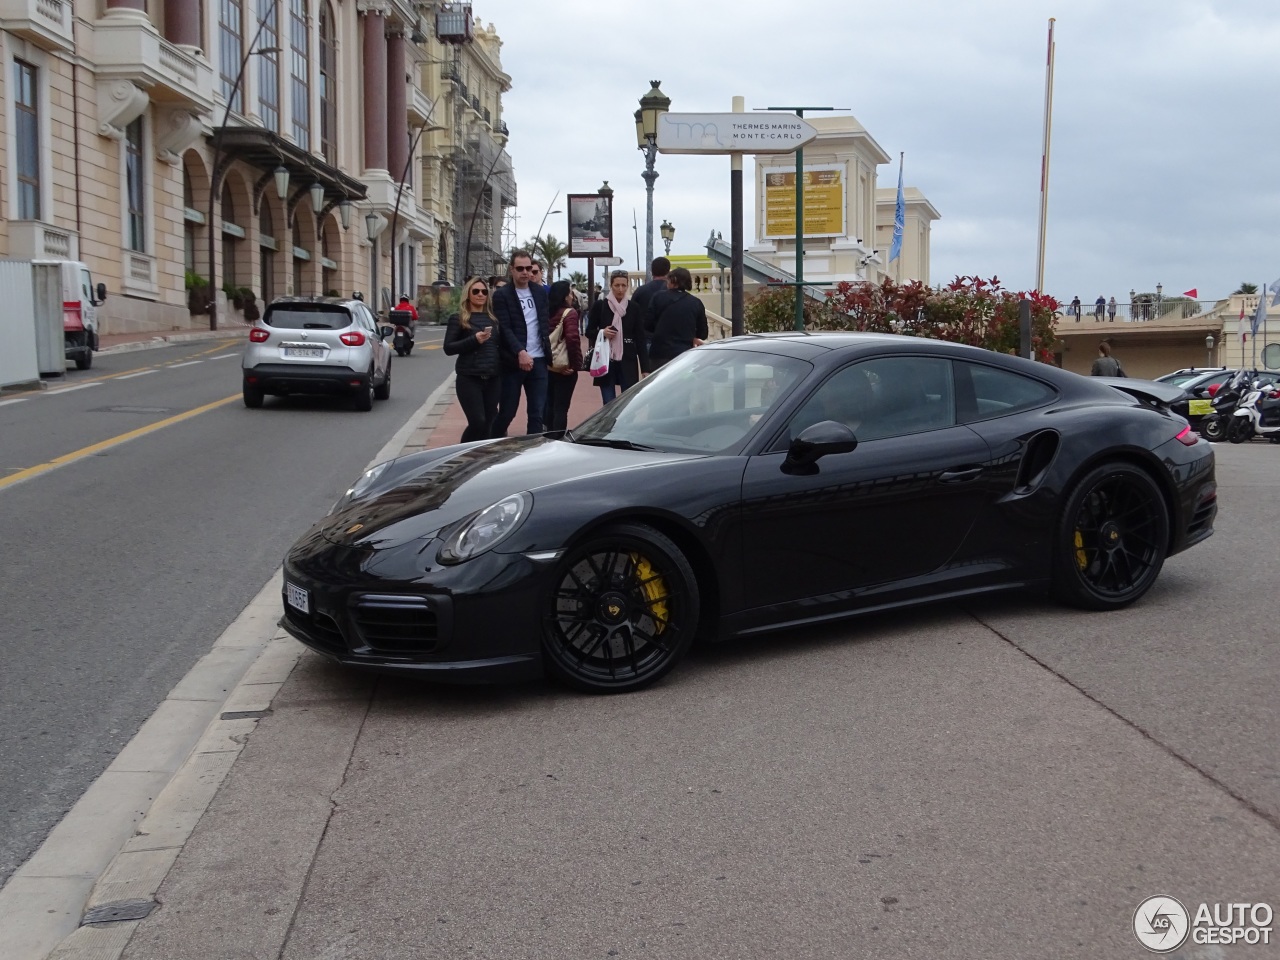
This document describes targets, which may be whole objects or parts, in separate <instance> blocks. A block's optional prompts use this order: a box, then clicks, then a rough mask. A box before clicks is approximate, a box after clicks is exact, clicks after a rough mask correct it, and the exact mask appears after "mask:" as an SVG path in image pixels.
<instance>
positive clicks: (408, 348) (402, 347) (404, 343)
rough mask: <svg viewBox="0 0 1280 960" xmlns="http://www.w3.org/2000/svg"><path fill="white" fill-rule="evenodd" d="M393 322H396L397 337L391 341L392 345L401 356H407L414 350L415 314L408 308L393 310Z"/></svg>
mask: <svg viewBox="0 0 1280 960" xmlns="http://www.w3.org/2000/svg"><path fill="white" fill-rule="evenodd" d="M390 319H391V322H392V323H393V324H395V328H396V332H395V337H394V338H393V339H392V341H391V346H392V347H394V348H395V351H396V354H397V355H398V356H401V357H407V356H408V355H409V354H410V352H412V350H413V334H414V327H415V324H414V322H413V314H411V313H410V312H409V311H408V310H392V311H391V317H390Z"/></svg>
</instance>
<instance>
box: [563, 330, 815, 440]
mask: <svg viewBox="0 0 1280 960" xmlns="http://www.w3.org/2000/svg"><path fill="white" fill-rule="evenodd" d="M812 369H813V368H812V365H811V364H809V363H807V362H805V361H803V360H796V359H793V358H791V357H782V356H776V355H774V354H768V353H758V352H756V351H754V350H730V349H694V350H689V351H687V352H686V353H684V354H682V355H681V356H679V357H677V358H676V359H674V360H672V361H671V362H670V363H669V364H667V365H666V366H664V367H662V368H661V369H660V370H658V371H657V372H656V373H654V374H653V375H651V376H648V377H646V378H645V379H644V380H641V381H640V383H639V384H637V385H636V386H634V387H632V388H631V389H630V390H628V391H627V392H626V393H624V394H623V395H622V396H620V397H619V398H618V399H617V400H615V401H614V402H613V403H611V404H609V405H608V406H606V407H604V408H602V409H601V410H600V411H599V412H598V413H596V414H594V415H593V416H591V417H590V418H589V419H587V420H586V421H585V422H584V423H582V424H581V425H580V426H578V427H575V428H574V429H573V431H572V432H571V434H570V435H569V436H568V437H566V439H572V440H573V441H575V442H583V443H600V442H608V443H609V445H610V446H618V447H622V446H624V445H628V446H631V447H633V448H641V449H644V448H649V449H654V450H665V451H672V452H687V453H728V452H730V451H733V450H734V449H735V448H737V447H738V446H740V445H741V444H742V443H743V441H745V440H746V439H747V437H748V436H750V435H751V434H752V433H754V432H755V430H756V428H757V426H758V425H759V424H760V423H761V422H762V421H764V420H765V419H767V418H768V416H769V413H770V411H771V410H773V408H774V406H775V405H776V404H777V403H779V402H780V401H781V400H782V398H783V397H785V396H786V395H787V394H788V393H790V392H791V390H792V389H793V388H794V387H795V386H796V384H797V383H799V382H800V380H802V379H803V378H804V377H805V376H807V375H808V373H809V371H810V370H812Z"/></svg>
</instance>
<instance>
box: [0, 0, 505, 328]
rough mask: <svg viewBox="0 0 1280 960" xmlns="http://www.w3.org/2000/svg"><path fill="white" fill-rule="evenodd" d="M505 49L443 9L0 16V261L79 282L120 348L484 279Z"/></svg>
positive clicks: (94, 10)
mask: <svg viewBox="0 0 1280 960" xmlns="http://www.w3.org/2000/svg"><path fill="white" fill-rule="evenodd" d="M500 49H501V41H500V40H499V38H498V36H497V34H496V32H495V30H494V29H493V27H492V26H487V27H486V26H483V25H479V24H476V23H474V22H473V21H472V17H471V9H470V5H469V4H462V3H451V4H446V3H441V2H439V0H435V2H413V0H0V67H2V72H0V105H2V107H3V109H0V256H2V257H7V258H14V259H26V258H54V259H79V260H83V261H85V262H86V263H87V264H88V265H89V267H90V269H91V270H92V271H93V273H94V277H95V279H96V280H101V281H103V282H105V283H106V285H107V288H108V290H109V291H110V296H109V298H108V300H107V302H106V304H105V305H104V306H103V308H102V311H101V317H102V327H103V330H104V331H105V332H115V331H123V330H147V329H154V330H172V329H182V328H187V327H203V326H208V325H209V323H210V320H211V318H210V316H209V313H208V307H209V301H210V300H213V309H214V311H215V316H216V317H217V318H218V320H219V321H226V320H227V319H229V318H233V317H237V316H242V313H241V312H240V311H239V310H237V308H236V307H235V306H234V305H233V303H231V302H229V300H228V296H227V293H226V292H224V287H225V288H226V291H228V292H238V291H239V290H240V289H241V288H248V289H249V290H250V291H252V292H253V293H254V295H255V296H256V298H257V299H258V301H259V303H260V302H261V301H262V300H263V299H271V298H272V297H275V296H282V295H288V294H318V293H325V292H329V291H337V292H341V293H349V292H351V291H354V290H360V291H364V292H366V296H367V299H369V300H370V301H371V302H378V304H379V306H381V302H382V301H383V298H384V297H385V296H390V295H391V294H392V293H393V292H395V293H399V292H402V291H403V292H412V293H417V292H418V291H420V290H424V289H426V288H427V287H428V285H429V284H430V283H431V281H433V280H435V279H437V278H439V277H444V278H447V279H450V280H455V281H456V280H459V279H461V276H462V274H463V273H465V272H466V270H467V268H468V267H471V268H472V269H476V270H482V271H485V272H488V271H490V270H492V269H493V268H494V267H495V266H496V264H497V261H498V260H499V259H500V257H501V253H500V251H501V250H502V249H503V248H504V245H503V242H502V240H503V237H502V225H503V220H504V214H505V212H506V210H507V209H508V208H509V207H510V206H512V204H513V203H514V195H515V187H514V176H513V173H512V169H511V163H510V158H509V156H508V155H507V154H506V153H505V150H504V147H505V143H506V127H505V125H504V124H503V122H502V95H503V93H505V92H506V91H507V90H508V89H510V78H509V77H507V75H506V74H505V73H503V71H502V67H501V60H500ZM468 254H470V263H468ZM210 277H212V279H213V281H214V283H213V284H212V287H206V288H203V289H204V290H212V293H213V295H212V296H209V295H203V294H202V288H200V287H199V282H200V281H207V280H208V279H209V278H210ZM193 283H194V284H195V285H196V289H195V290H194V291H193V290H191V289H190V288H191V286H192V284H193ZM393 288H399V290H394V289H393ZM235 299H236V301H240V300H241V298H240V297H239V296H237V297H236V298H235Z"/></svg>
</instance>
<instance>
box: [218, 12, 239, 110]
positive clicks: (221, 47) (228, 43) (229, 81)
mask: <svg viewBox="0 0 1280 960" xmlns="http://www.w3.org/2000/svg"><path fill="white" fill-rule="evenodd" d="M243 56H244V11H243V10H242V9H241V7H240V0H218V74H219V77H220V79H221V81H222V99H223V100H227V101H230V103H231V109H232V110H234V111H236V113H242V112H243V110H244V97H243V95H242V91H241V90H236V91H235V97H234V98H232V96H231V91H232V89H233V88H234V87H235V85H236V77H238V76H240V59H241V58H242V57H243Z"/></svg>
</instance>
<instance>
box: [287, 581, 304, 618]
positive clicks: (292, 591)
mask: <svg viewBox="0 0 1280 960" xmlns="http://www.w3.org/2000/svg"><path fill="white" fill-rule="evenodd" d="M284 596H285V599H286V600H288V601H289V606H291V607H293V608H294V609H295V610H301V611H302V612H303V613H310V612H311V598H310V597H309V596H308V595H307V591H305V590H303V589H302V588H301V587H295V586H294V585H293V584H292V583H286V584H285V585H284Z"/></svg>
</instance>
